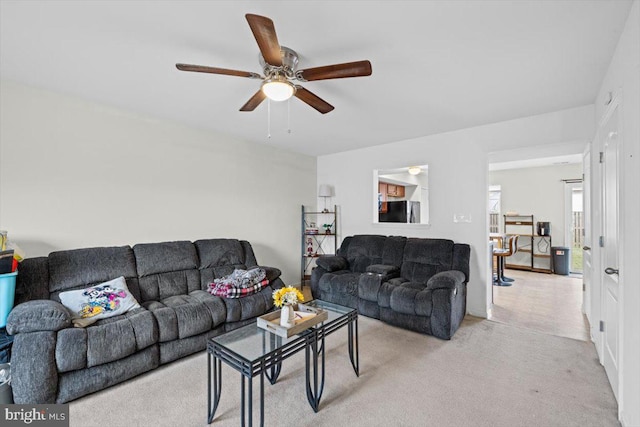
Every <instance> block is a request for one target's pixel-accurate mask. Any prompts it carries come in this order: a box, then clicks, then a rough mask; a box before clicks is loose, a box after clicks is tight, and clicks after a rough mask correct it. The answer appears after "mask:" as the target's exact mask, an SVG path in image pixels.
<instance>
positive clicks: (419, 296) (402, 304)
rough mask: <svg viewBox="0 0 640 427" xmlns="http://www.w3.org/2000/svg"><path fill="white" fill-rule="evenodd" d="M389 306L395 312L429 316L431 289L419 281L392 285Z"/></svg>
mask: <svg viewBox="0 0 640 427" xmlns="http://www.w3.org/2000/svg"><path fill="white" fill-rule="evenodd" d="M389 306H390V307H391V309H392V310H393V311H395V312H397V313H403V314H411V315H413V316H431V309H432V300H431V290H429V289H427V287H426V284H424V283H421V282H405V283H403V284H401V285H399V286H395V287H394V289H393V291H392V292H391V296H390V300H389Z"/></svg>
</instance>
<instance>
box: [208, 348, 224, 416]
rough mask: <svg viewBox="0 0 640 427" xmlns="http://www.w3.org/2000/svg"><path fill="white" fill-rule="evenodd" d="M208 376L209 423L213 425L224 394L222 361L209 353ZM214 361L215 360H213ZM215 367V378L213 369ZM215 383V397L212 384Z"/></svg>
mask: <svg viewBox="0 0 640 427" xmlns="http://www.w3.org/2000/svg"><path fill="white" fill-rule="evenodd" d="M207 359H208V360H207V376H208V387H207V390H208V398H207V402H208V413H209V418H208V420H207V422H208V423H209V424H211V422H212V421H213V417H214V415H215V414H216V410H217V409H218V403H220V395H221V394H222V361H221V360H220V359H218V358H217V357H215V356H212V355H211V353H207ZM212 359H213V360H212ZM212 366H213V378H212V372H211V370H212V369H211V368H212ZM212 382H213V395H212V394H211V383H212Z"/></svg>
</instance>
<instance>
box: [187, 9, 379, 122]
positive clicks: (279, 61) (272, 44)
mask: <svg viewBox="0 0 640 427" xmlns="http://www.w3.org/2000/svg"><path fill="white" fill-rule="evenodd" d="M245 17H246V18H247V21H248V22H249V27H250V28H251V31H252V32H253V36H254V37H255V39H256V41H257V42H258V47H259V48H260V53H261V55H260V65H262V70H263V72H264V76H261V75H260V74H258V73H253V72H249V71H238V70H229V69H226V68H216V67H205V66H202V65H189V64H176V68H178V70H181V71H195V72H199V73H211V74H223V75H227V76H237V77H248V78H252V79H261V80H263V82H262V86H261V87H260V90H258V91H257V92H256V93H255V94H254V95H253V96H252V97H251V98H250V99H249V101H247V103H246V104H244V105H243V106H242V108H240V111H253V110H255V109H256V107H257V106H258V105H260V103H261V102H262V101H264V100H265V98H269V99H271V100H273V101H284V100H287V99H289V98H291V97H292V96H295V97H296V98H298V99H299V100H301V101H302V102H304V103H306V104H308V105H310V106H311V107H313V108H315V109H316V110H318V111H319V112H320V113H322V114H326V113H328V112H330V111H332V110H333V108H334V107H333V105H331V104H329V103H328V102H326V101H325V100H323V99H322V98H320V97H319V96H317V95H315V94H313V93H312V92H310V91H309V90H307V89H305V88H303V87H302V86H300V85H298V84H296V83H295V81H300V82H310V81H314V80H329V79H342V78H346V77H363V76H370V75H371V62H369V61H356V62H348V63H344V64H334V65H325V66H323V67H314V68H307V69H303V70H298V54H297V53H296V52H295V51H294V50H292V49H289V48H288V47H285V46H280V43H278V37H277V36H276V29H275V27H274V25H273V21H272V20H271V19H269V18H267V17H266V16H259V15H253V14H250V13H249V14H246V15H245Z"/></svg>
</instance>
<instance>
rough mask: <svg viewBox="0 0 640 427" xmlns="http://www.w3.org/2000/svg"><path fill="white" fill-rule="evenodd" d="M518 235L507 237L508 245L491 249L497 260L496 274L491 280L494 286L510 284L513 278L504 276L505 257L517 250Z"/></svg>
mask: <svg viewBox="0 0 640 427" xmlns="http://www.w3.org/2000/svg"><path fill="white" fill-rule="evenodd" d="M518 237H520V236H518V235H515V236H511V237H509V246H508V247H506V248H499V249H494V250H493V255H494V256H495V257H496V258H497V260H498V274H497V277H496V279H495V280H494V281H493V284H494V285H495V286H511V282H513V279H509V278H506V277H504V264H505V258H506V257H508V256H511V255H513V254H515V253H516V252H517V251H518Z"/></svg>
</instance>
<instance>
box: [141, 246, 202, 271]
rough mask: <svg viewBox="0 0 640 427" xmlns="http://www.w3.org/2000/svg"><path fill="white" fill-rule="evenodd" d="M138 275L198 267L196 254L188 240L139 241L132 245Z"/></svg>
mask: <svg viewBox="0 0 640 427" xmlns="http://www.w3.org/2000/svg"><path fill="white" fill-rule="evenodd" d="M133 253H134V254H135V257H136V268H137V272H138V276H140V277H144V276H150V275H152V274H158V273H169V272H172V271H180V270H193V269H195V268H197V267H198V255H197V253H196V248H195V247H194V246H193V243H191V242H189V241H186V240H184V241H177V242H162V243H140V244H137V245H135V246H134V247H133Z"/></svg>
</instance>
